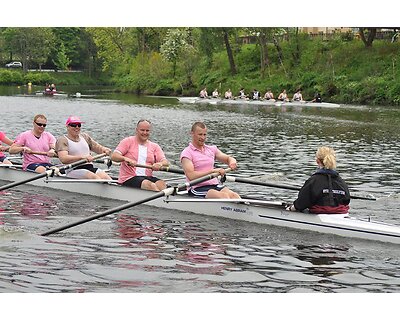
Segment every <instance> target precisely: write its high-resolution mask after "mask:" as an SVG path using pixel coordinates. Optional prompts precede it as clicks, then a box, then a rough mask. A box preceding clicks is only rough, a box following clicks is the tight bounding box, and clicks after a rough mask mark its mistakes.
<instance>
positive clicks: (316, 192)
mask: <svg viewBox="0 0 400 320" xmlns="http://www.w3.org/2000/svg"><path fill="white" fill-rule="evenodd" d="M349 203H350V192H349V189H348V187H347V184H346V182H344V181H343V180H342V178H341V177H340V176H339V174H338V173H337V172H336V171H335V170H327V169H319V170H318V171H316V172H315V173H314V174H313V175H312V176H311V177H310V178H309V179H308V180H307V181H306V182H305V183H304V185H303V187H302V188H301V189H300V191H299V195H298V197H297V200H295V201H294V206H295V208H296V210H298V211H303V210H304V209H306V208H308V209H309V210H310V212H311V213H348V210H349Z"/></svg>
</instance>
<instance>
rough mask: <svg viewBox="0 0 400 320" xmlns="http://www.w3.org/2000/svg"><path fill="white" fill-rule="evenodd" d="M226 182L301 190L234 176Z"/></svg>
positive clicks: (362, 198) (353, 197)
mask: <svg viewBox="0 0 400 320" xmlns="http://www.w3.org/2000/svg"><path fill="white" fill-rule="evenodd" d="M226 181H229V182H241V183H248V184H253V185H257V186H264V187H272V188H278V189H287V190H296V191H299V190H300V189H301V188H300V187H297V186H291V185H286V184H276V183H270V182H263V181H257V180H252V179H248V178H240V177H233V176H226ZM350 198H352V199H361V200H372V201H375V200H376V199H375V198H367V197H360V196H350Z"/></svg>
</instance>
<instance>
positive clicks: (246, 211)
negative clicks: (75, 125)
mask: <svg viewBox="0 0 400 320" xmlns="http://www.w3.org/2000/svg"><path fill="white" fill-rule="evenodd" d="M34 175H36V173H31V172H26V171H22V170H19V169H15V168H11V169H10V168H7V167H0V177H1V179H2V180H6V181H22V180H25V179H27V178H29V177H33V176H34ZM29 184H32V185H35V186H39V187H46V188H53V189H58V190H64V191H69V192H74V193H81V194H85V195H91V196H97V197H103V198H109V199H114V200H122V201H129V202H135V201H139V200H141V199H144V198H146V197H148V196H149V195H151V194H152V192H151V191H145V190H141V189H133V188H128V187H123V186H120V185H117V184H116V183H115V182H110V181H108V180H106V181H105V180H101V181H94V180H76V179H67V178H63V177H52V178H48V179H39V180H35V181H31V182H29ZM146 205H149V206H155V207H161V208H166V209H171V210H180V211H186V212H193V213H196V214H202V215H209V216H216V217H223V218H229V219H235V220H242V221H248V222H255V223H261V224H267V225H276V226H281V227H289V228H295V229H302V230H309V231H316V232H320V233H328V234H335V235H339V236H345V237H354V238H362V239H368V240H374V241H382V242H390V243H395V244H400V226H396V225H391V224H385V223H381V222H374V221H367V220H361V219H356V218H353V217H349V216H348V215H338V214H310V213H301V212H292V211H286V210H285V204H284V203H282V202H279V201H265V200H255V199H197V198H192V197H188V196H187V194H186V193H185V192H183V193H180V194H178V195H175V196H168V197H164V198H158V199H155V200H153V201H151V202H149V203H146Z"/></svg>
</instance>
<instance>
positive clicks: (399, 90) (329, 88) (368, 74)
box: [114, 38, 400, 105]
mask: <svg viewBox="0 0 400 320" xmlns="http://www.w3.org/2000/svg"><path fill="white" fill-rule="evenodd" d="M281 45H282V53H283V63H281V61H280V60H279V58H278V55H277V50H276V49H275V47H274V45H273V44H270V45H269V46H268V58H269V65H268V66H267V68H266V69H265V72H264V74H261V72H260V52H259V47H258V46H257V45H244V46H242V47H241V48H240V51H238V52H235V64H236V67H237V74H236V75H234V76H232V75H231V73H230V67H229V63H228V59H227V55H226V52H225V51H223V50H221V51H220V52H217V53H215V54H214V55H213V61H212V64H211V65H210V64H208V63H207V60H206V58H198V59H197V60H196V59H195V60H193V61H190V60H189V58H188V59H187V60H185V61H184V62H183V61H181V62H179V63H178V65H177V70H176V71H177V72H176V76H175V78H174V77H173V76H172V71H171V70H172V68H171V66H170V65H168V64H167V63H166V62H164V61H162V58H161V57H160V56H159V55H158V54H154V53H153V54H151V55H148V56H138V57H135V58H133V59H132V61H131V62H130V65H129V66H126V67H125V68H124V69H123V72H120V73H118V72H117V73H115V74H114V79H115V80H114V81H115V85H116V87H118V88H119V89H120V90H121V91H129V92H137V93H143V94H154V95H183V96H193V95H195V96H197V95H198V93H199V91H200V90H201V89H202V88H203V87H205V86H206V87H207V88H208V91H209V93H210V92H211V91H213V90H214V89H215V88H218V89H219V91H220V92H222V93H223V92H224V91H225V90H226V89H228V88H230V89H231V90H232V92H233V93H234V94H237V93H238V91H239V90H240V88H241V87H244V88H245V89H246V92H248V93H249V92H251V91H252V90H253V89H254V88H257V89H258V90H259V91H260V92H262V93H264V92H265V91H266V89H267V88H271V89H272V91H273V93H274V94H275V95H277V94H279V92H281V91H282V90H283V89H286V90H287V92H288V93H289V95H290V96H291V95H293V93H294V92H295V90H296V89H297V88H302V90H303V96H304V98H305V99H307V100H310V99H312V97H313V96H314V93H315V92H316V91H318V92H320V93H321V95H322V97H323V99H324V100H325V101H331V102H338V103H347V104H352V103H353V104H369V105H399V104H400V56H399V53H400V43H389V42H387V41H378V40H376V41H375V42H374V43H373V47H372V48H365V47H364V45H363V43H362V42H361V41H359V40H352V41H344V40H343V39H340V38H339V39H336V40H330V41H323V40H310V39H307V38H303V39H299V45H298V48H299V51H298V55H297V57H298V58H297V59H296V53H297V52H296V47H295V46H294V45H293V41H291V42H290V43H289V42H283V43H282V44H281ZM190 65H191V66H192V67H191V68H190ZM121 70H122V69H121ZM188 74H190V75H191V76H188Z"/></svg>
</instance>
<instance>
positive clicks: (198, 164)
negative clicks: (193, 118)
mask: <svg viewBox="0 0 400 320" xmlns="http://www.w3.org/2000/svg"><path fill="white" fill-rule="evenodd" d="M191 135H192V142H191V143H189V146H188V147H186V148H185V149H184V150H183V151H182V153H181V157H180V158H181V163H182V167H183V170H184V171H185V175H186V180H187V181H191V180H194V179H197V178H200V177H203V176H205V175H208V174H211V173H215V172H219V173H220V174H221V176H224V175H225V170H224V169H222V168H216V169H214V161H215V160H218V161H220V162H223V163H226V164H227V165H228V166H229V168H231V169H232V170H236V169H237V163H236V159H235V158H233V157H231V156H228V155H227V154H225V153H223V152H222V151H221V150H219V149H218V148H217V147H216V146H210V145H207V144H205V141H206V137H207V127H206V125H205V124H204V123H203V122H195V123H194V124H193V126H192V130H191ZM188 192H189V195H191V196H194V197H202V198H225V199H234V198H240V196H239V195H238V194H237V193H236V192H233V191H232V190H230V189H229V188H227V187H226V186H224V185H222V184H221V183H219V180H218V179H217V178H214V179H211V180H207V181H205V182H202V183H199V184H198V185H196V186H194V187H191V188H190V189H189V190H188Z"/></svg>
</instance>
